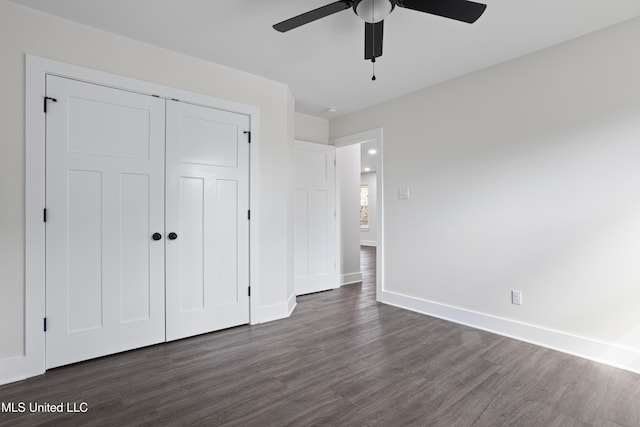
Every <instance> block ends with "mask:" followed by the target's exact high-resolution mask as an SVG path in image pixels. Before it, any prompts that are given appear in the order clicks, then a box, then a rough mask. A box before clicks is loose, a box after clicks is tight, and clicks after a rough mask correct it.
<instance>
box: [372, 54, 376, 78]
mask: <svg viewBox="0 0 640 427" xmlns="http://www.w3.org/2000/svg"><path fill="white" fill-rule="evenodd" d="M371 67H372V68H373V76H371V80H375V79H376V58H371Z"/></svg>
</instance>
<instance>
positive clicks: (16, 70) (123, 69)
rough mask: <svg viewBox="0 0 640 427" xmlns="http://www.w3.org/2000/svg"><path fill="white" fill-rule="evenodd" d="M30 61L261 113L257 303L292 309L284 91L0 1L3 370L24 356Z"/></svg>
mask: <svg viewBox="0 0 640 427" xmlns="http://www.w3.org/2000/svg"><path fill="white" fill-rule="evenodd" d="M25 53H31V54H35V55H39V56H44V57H48V58H52V59H56V60H59V61H63V62H68V63H72V64H76V65H81V66H84V67H89V68H94V69H98V70H101V71H107V72H111V73H115V74H121V75H126V76H129V77H133V78H138V79H142V80H147V81H150V82H154V83H159V84H163V85H167V86H171V87H176V88H180V89H185V90H190V91H193V92H199V93H203V94H206V95H211V96H215V97H218V98H224V99H229V100H233V101H237V102H242V103H246V104H250V105H255V106H257V107H258V108H259V109H260V114H261V125H260V126H261V127H260V147H261V149H260V158H259V159H254V161H258V162H259V169H260V177H259V180H260V191H261V195H260V204H259V206H254V207H252V208H253V209H255V212H256V214H257V215H259V218H260V223H261V224H262V227H261V228H260V245H261V246H260V248H259V253H258V254H256V255H258V256H259V259H260V266H259V271H260V274H259V277H258V278H254V279H253V280H254V281H255V280H257V281H258V282H259V286H260V293H259V301H255V300H254V301H253V303H257V304H259V305H260V306H261V307H265V308H268V309H269V311H270V312H273V310H272V308H273V307H286V305H287V296H288V293H289V292H291V289H293V284H292V283H290V282H291V274H290V270H291V265H292V262H291V258H292V248H291V243H290V241H291V236H292V225H291V224H292V221H291V206H292V205H291V203H292V202H291V191H290V180H291V169H292V162H291V155H292V144H293V125H292V120H293V117H294V116H293V102H292V100H291V96H290V94H289V91H288V88H287V87H286V86H285V85H283V84H281V83H277V82H273V81H269V80H266V79H264V78H261V77H257V76H253V75H250V74H247V73H244V72H239V71H236V70H233V69H230V68H227V67H223V66H220V65H217V64H213V63H209V62H206V61H202V60H199V59H195V58H192V57H188V56H185V55H180V54H177V53H174V52H171V51H168V50H164V49H160V48H157V47H154V46H150V45H146V44H144V43H139V42H136V41H133V40H129V39H126V38H123V37H119V36H115V35H112V34H109V33H106V32H103V31H98V30H94V29H91V28H88V27H85V26H82V25H78V24H75V23H72V22H69V21H65V20H62V19H59V18H56V17H52V16H49V15H46V14H42V13H39V12H35V11H32V10H30V9H27V8H23V7H21V6H17V5H15V4H13V3H8V2H6V1H5V0H0V63H1V64H2V66H0V93H2V97H0V120H1V125H0V141H2V143H0V197H1V198H2V209H0V235H1V236H2V238H1V239H0V365H1V362H2V360H6V359H9V358H12V357H20V356H22V355H23V353H24V292H25V288H24V286H25V285H24V283H25V280H24V269H25V263H24V248H25V241H24V232H25V225H24V217H25V211H24V203H25V184H24V174H25V154H24V152H25V134H24V128H25V116H24V111H25V97H24V90H25ZM0 368H1V366H0ZM1 371H2V370H1V369H0V372H1ZM0 380H1V378H0Z"/></svg>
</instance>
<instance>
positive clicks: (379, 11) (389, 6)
mask: <svg viewBox="0 0 640 427" xmlns="http://www.w3.org/2000/svg"><path fill="white" fill-rule="evenodd" d="M394 7H395V2H394V1H392V0H360V1H357V2H356V3H355V4H354V5H353V10H354V11H355V13H356V15H358V17H359V18H360V19H362V20H363V21H365V22H368V23H370V24H375V23H378V22H380V21H382V20H384V18H386V17H387V16H389V14H390V13H391V11H392V10H393V8H394Z"/></svg>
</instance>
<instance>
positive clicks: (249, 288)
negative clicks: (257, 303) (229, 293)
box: [247, 286, 251, 296]
mask: <svg viewBox="0 0 640 427" xmlns="http://www.w3.org/2000/svg"><path fill="white" fill-rule="evenodd" d="M247 289H248V290H249V296H251V286H249V287H248V288H247Z"/></svg>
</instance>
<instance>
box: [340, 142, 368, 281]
mask: <svg viewBox="0 0 640 427" xmlns="http://www.w3.org/2000/svg"><path fill="white" fill-rule="evenodd" d="M336 200H337V222H336V224H337V226H338V227H339V234H340V242H339V245H340V284H346V283H354V282H358V281H360V280H362V273H361V271H360V144H354V145H348V146H346V147H337V148H336Z"/></svg>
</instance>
